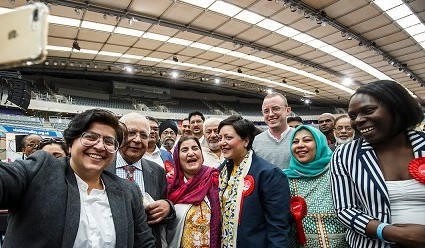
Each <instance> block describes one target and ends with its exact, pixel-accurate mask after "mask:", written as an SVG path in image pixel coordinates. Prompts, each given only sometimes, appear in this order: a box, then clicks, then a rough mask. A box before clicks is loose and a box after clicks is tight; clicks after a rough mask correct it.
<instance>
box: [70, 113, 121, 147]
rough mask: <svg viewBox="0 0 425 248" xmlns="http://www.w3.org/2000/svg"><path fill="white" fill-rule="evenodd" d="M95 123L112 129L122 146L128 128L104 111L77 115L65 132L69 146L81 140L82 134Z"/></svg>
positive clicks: (111, 114)
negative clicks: (76, 140)
mask: <svg viewBox="0 0 425 248" xmlns="http://www.w3.org/2000/svg"><path fill="white" fill-rule="evenodd" d="M93 122H99V123H102V124H105V125H108V126H110V127H112V128H113V129H114V130H115V132H116V135H117V141H118V142H119V143H120V144H122V141H123V139H124V134H125V130H126V127H125V125H124V124H123V123H121V122H119V121H118V118H117V117H116V116H115V115H114V114H113V113H112V112H110V111H108V110H104V109H89V110H86V111H84V112H82V113H81V114H79V115H76V116H75V117H74V119H72V121H71V122H70V123H69V124H68V128H67V129H65V131H64V132H63V137H64V139H65V142H66V144H67V145H69V146H71V145H72V142H73V141H74V140H75V139H77V138H79V137H80V135H81V134H82V133H84V132H85V131H87V129H88V128H89V126H90V125H91V124H92V123H93Z"/></svg>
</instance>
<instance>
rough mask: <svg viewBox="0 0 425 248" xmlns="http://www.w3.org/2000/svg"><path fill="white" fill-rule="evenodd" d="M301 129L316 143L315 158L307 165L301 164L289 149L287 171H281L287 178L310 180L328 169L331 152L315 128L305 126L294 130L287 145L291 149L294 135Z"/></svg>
mask: <svg viewBox="0 0 425 248" xmlns="http://www.w3.org/2000/svg"><path fill="white" fill-rule="evenodd" d="M301 129H306V130H308V131H309V132H310V133H311V134H312V135H313V138H314V140H315V141H316V156H315V158H314V160H313V161H311V162H309V163H301V162H299V161H298V160H297V159H296V158H295V157H294V153H293V152H292V149H291V160H290V162H289V167H288V169H283V172H284V173H285V174H286V175H287V176H288V178H312V177H316V176H318V175H320V174H322V173H323V172H325V171H327V170H328V169H329V166H328V164H329V161H330V160H331V157H332V150H331V149H330V148H329V146H328V141H327V139H326V136H325V135H324V134H323V133H322V132H321V131H320V130H319V129H317V128H314V127H312V126H307V125H301V126H298V127H297V128H295V131H294V133H293V134H292V137H291V140H290V143H289V145H290V146H291V147H292V141H293V140H294V137H295V134H296V133H297V132H298V131H300V130H301Z"/></svg>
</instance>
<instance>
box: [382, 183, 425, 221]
mask: <svg viewBox="0 0 425 248" xmlns="http://www.w3.org/2000/svg"><path fill="white" fill-rule="evenodd" d="M385 184H386V185H387V188H388V195H389V197H390V204H391V224H405V223H411V224H421V225H425V211H424V206H425V194H424V192H425V185H424V184H422V183H420V182H418V181H416V180H415V179H411V180H403V181H385Z"/></svg>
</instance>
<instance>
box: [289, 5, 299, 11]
mask: <svg viewBox="0 0 425 248" xmlns="http://www.w3.org/2000/svg"><path fill="white" fill-rule="evenodd" d="M289 9H290V10H291V12H295V11H297V6H296V5H295V4H291V6H289Z"/></svg>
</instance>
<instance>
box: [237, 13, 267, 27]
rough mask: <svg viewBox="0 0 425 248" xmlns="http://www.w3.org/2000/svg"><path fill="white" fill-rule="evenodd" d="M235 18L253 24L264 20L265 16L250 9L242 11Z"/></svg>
mask: <svg viewBox="0 0 425 248" xmlns="http://www.w3.org/2000/svg"><path fill="white" fill-rule="evenodd" d="M235 18H236V19H239V20H241V21H244V22H247V23H251V24H256V23H259V22H260V21H262V20H264V16H261V15H259V14H256V13H254V12H251V11H249V10H243V11H241V12H240V13H239V14H237V15H236V16H235Z"/></svg>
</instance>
